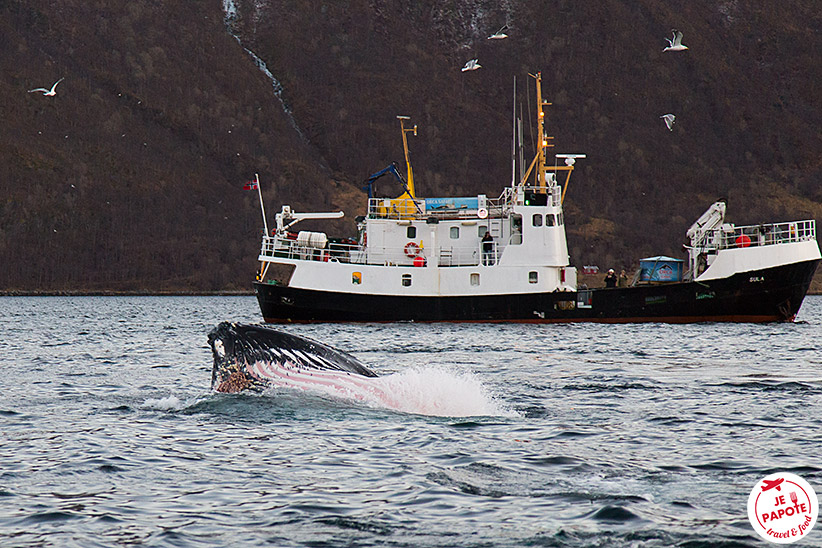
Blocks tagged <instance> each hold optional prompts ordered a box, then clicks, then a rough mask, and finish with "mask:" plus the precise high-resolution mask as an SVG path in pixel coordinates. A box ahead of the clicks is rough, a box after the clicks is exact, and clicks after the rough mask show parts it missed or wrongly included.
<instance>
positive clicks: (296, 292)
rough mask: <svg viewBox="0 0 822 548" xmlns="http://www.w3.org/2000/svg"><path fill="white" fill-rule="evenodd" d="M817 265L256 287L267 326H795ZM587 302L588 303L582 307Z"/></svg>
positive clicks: (803, 263) (802, 264)
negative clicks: (465, 285)
mask: <svg viewBox="0 0 822 548" xmlns="http://www.w3.org/2000/svg"><path fill="white" fill-rule="evenodd" d="M818 262H819V261H818V260H812V261H806V262H801V263H794V264H790V265H784V266H778V267H774V268H768V269H764V270H756V271H751V272H745V273H741V274H736V275H734V276H731V277H729V278H723V279H719V280H710V281H707V282H681V283H669V284H659V285H641V286H636V287H624V288H614V289H593V290H590V291H587V292H586V291H582V290H580V291H578V292H564V293H561V292H554V293H528V294H511V295H489V296H465V297H408V296H382V295H357V294H351V293H337V292H326V291H314V290H304V289H296V288H292V287H288V286H285V285H274V284H263V283H259V282H255V283H254V290H255V292H256V294H257V300H258V301H259V303H260V309H261V311H262V314H263V318H264V319H265V321H266V322H270V323H282V322H395V321H417V322H529V323H559V322H603V323H632V322H668V323H693V322H780V321H792V320H793V319H794V317H795V316H796V314H797V312H799V307H800V306H801V305H802V301H803V300H804V298H805V295H806V294H807V292H808V287H809V286H810V283H811V278H812V277H813V274H814V272H815V271H816V267H817V263H818ZM587 305H590V306H587Z"/></svg>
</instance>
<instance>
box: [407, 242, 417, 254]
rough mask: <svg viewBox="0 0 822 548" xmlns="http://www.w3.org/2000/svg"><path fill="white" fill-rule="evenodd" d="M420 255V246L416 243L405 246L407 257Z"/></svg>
mask: <svg viewBox="0 0 822 548" xmlns="http://www.w3.org/2000/svg"><path fill="white" fill-rule="evenodd" d="M419 254H420V246H418V245H417V244H416V243H414V242H408V243H407V244H405V255H406V256H407V257H416V256H417V255H419Z"/></svg>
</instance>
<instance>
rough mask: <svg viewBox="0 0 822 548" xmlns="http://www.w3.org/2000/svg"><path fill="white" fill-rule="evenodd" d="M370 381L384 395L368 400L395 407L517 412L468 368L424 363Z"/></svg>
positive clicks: (437, 412) (424, 411) (440, 412)
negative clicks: (454, 369)
mask: <svg viewBox="0 0 822 548" xmlns="http://www.w3.org/2000/svg"><path fill="white" fill-rule="evenodd" d="M373 382H374V383H375V384H377V385H378V386H381V387H382V391H383V393H384V395H385V396H388V398H386V399H382V398H381V399H379V400H375V401H372V402H368V403H370V404H372V405H376V406H380V407H388V408H389V409H394V410H396V411H402V412H405V413H415V414H419V415H433V416H439V417H471V416H496V417H500V416H502V417H516V416H518V413H517V412H516V411H514V410H513V409H510V408H508V407H507V406H506V405H505V404H504V403H503V402H501V401H499V400H497V399H496V398H494V397H493V395H491V393H490V392H489V391H488V389H487V388H486V387H485V386H484V385H483V384H482V382H481V381H480V380H479V379H478V378H477V377H476V376H474V375H473V374H471V373H468V372H463V373H455V372H453V371H449V370H447V369H443V368H439V367H433V366H425V367H419V368H415V369H409V370H407V371H402V372H400V373H395V374H393V375H388V376H385V377H378V378H377V379H374V381H373Z"/></svg>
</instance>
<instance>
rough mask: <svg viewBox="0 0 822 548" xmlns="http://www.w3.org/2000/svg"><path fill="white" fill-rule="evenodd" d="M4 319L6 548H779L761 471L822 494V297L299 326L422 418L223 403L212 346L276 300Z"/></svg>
mask: <svg viewBox="0 0 822 548" xmlns="http://www.w3.org/2000/svg"><path fill="white" fill-rule="evenodd" d="M0 320H2V325H3V330H2V336H0V356H2V362H3V363H2V370H0V371H1V372H2V378H1V379H0V425H2V438H0V546H61V547H62V546H77V547H84V548H87V547H93V546H105V547H109V546H132V545H141V546H263V545H266V546H312V547H314V546H469V547H470V546H641V547H645V546H648V547H652V546H660V547H661V546H689V547H690V546H717V547H719V546H722V547H729V546H763V545H764V541H762V540H760V539H759V537H758V536H757V535H756V533H755V532H754V531H753V529H752V527H751V525H750V523H749V522H748V517H747V499H748V495H749V494H750V492H751V490H752V489H753V487H754V485H755V484H756V482H758V481H759V480H760V479H762V478H763V477H764V476H765V475H768V474H770V473H773V472H778V471H789V472H793V473H795V474H798V475H799V476H801V477H803V478H804V479H806V480H807V481H808V482H809V483H810V484H811V485H812V486H813V487H814V488H815V489H816V491H817V493H819V492H820V491H822V430H821V427H822V371H820V366H821V365H822V350H820V335H822V328H820V326H822V297H815V296H811V297H808V298H807V299H806V301H805V304H804V305H803V307H802V310H801V311H800V313H799V317H798V318H797V320H798V321H797V323H793V324H763V325H752V324H714V323H704V324H693V325H684V326H680V325H665V324H635V325H597V324H569V325H472V324H415V323H398V324H356V325H355V324H315V325H285V326H281V327H280V328H281V329H283V330H285V331H288V332H290V333H295V334H300V335H304V336H309V337H312V338H316V339H319V340H322V341H323V342H325V343H328V344H331V345H333V346H335V347H337V348H339V349H341V350H345V351H348V352H350V353H352V354H353V355H354V356H356V357H357V358H358V359H359V360H360V361H362V362H363V363H365V364H367V365H368V366H369V367H371V368H372V369H374V370H376V371H377V372H379V373H380V374H381V375H383V376H385V378H384V379H383V380H381V382H384V383H386V386H387V389H388V390H390V391H391V394H393V395H394V396H395V398H394V399H395V400H398V401H400V402H402V403H401V405H399V406H398V407H397V408H385V407H381V406H380V405H379V403H378V402H353V401H347V400H345V399H339V398H334V397H331V396H328V395H326V394H322V393H311V392H302V391H296V390H284V389H281V390H275V391H271V392H268V393H265V394H261V395H251V394H247V395H245V394H240V395H237V394H217V393H213V392H211V390H210V381H211V363H212V359H211V355H210V350H209V348H208V345H207V338H206V337H207V333H208V331H209V330H210V329H211V328H212V327H213V326H215V325H216V324H217V323H219V322H220V321H223V320H229V321H235V322H246V323H256V322H259V320H260V316H259V311H258V309H257V305H256V301H255V299H254V298H253V297H77V298H75V297H28V298H26V297H20V298H18V297H5V298H0ZM801 544H802V545H803V546H822V526H818V525H817V527H816V528H815V529H814V530H812V531H811V532H810V534H809V535H808V536H807V537H805V538H804V539H802V541H801Z"/></svg>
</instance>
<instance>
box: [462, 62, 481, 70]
mask: <svg viewBox="0 0 822 548" xmlns="http://www.w3.org/2000/svg"><path fill="white" fill-rule="evenodd" d="M478 68H482V65H480V64H479V63H478V62H477V60H476V59H471V60H470V61H468V62H467V63H465V66H464V67H462V72H465V71H468V70H477V69H478Z"/></svg>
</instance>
